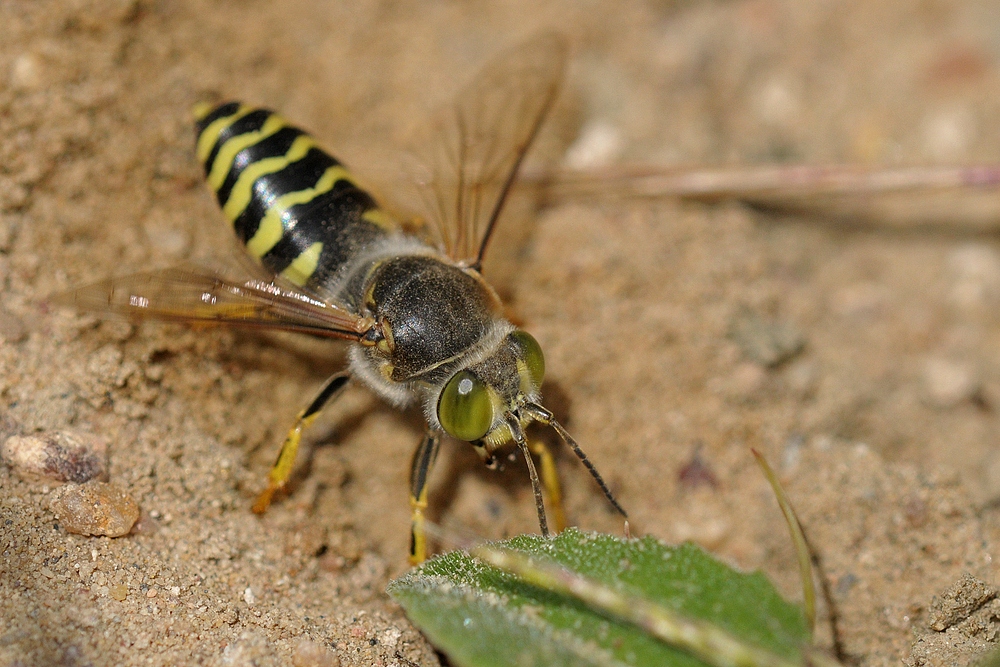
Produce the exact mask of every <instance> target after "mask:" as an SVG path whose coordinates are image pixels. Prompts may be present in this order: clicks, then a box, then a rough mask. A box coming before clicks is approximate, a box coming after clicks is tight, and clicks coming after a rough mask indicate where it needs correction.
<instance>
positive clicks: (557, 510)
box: [528, 440, 566, 533]
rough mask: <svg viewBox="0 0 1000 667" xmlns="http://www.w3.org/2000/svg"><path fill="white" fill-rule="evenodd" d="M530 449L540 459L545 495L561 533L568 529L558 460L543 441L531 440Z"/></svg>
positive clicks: (558, 531) (556, 529) (557, 529)
mask: <svg viewBox="0 0 1000 667" xmlns="http://www.w3.org/2000/svg"><path fill="white" fill-rule="evenodd" d="M528 449H530V450H531V453H532V454H534V455H535V456H537V457H538V464H539V467H540V468H541V470H540V471H539V472H541V478H542V486H544V487H545V493H546V495H548V497H549V505H551V506H552V523H553V524H554V526H555V532H557V533H561V532H562V531H564V530H565V529H566V512H565V510H564V509H563V496H562V485H561V484H560V483H559V471H558V470H556V459H555V457H554V456H552V452H551V451H550V450H549V448H548V447H546V446H545V443H544V442H542V441H541V440H529V441H528Z"/></svg>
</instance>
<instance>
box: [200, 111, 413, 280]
mask: <svg viewBox="0 0 1000 667" xmlns="http://www.w3.org/2000/svg"><path fill="white" fill-rule="evenodd" d="M195 117H196V120H197V128H196V129H197V156H198V160H199V161H200V162H201V163H202V164H203V165H204V168H205V177H206V180H207V182H208V185H209V187H210V188H211V189H212V191H213V192H214V193H215V195H216V197H217V199H218V201H219V206H221V207H222V211H223V213H224V214H225V215H226V218H227V219H228V220H229V221H230V222H231V223H232V224H233V229H234V231H235V232H236V235H237V236H238V237H239V239H240V241H242V242H243V243H244V244H245V245H246V248H247V251H249V253H250V254H251V255H252V256H253V257H255V258H256V259H258V260H259V261H260V262H261V263H262V264H263V265H264V266H265V267H267V268H268V269H269V270H270V271H272V272H273V273H274V274H276V275H281V276H283V277H284V278H286V279H287V280H289V281H290V282H292V283H293V284H295V285H298V286H300V287H302V286H305V287H323V286H326V285H329V284H330V282H331V278H332V277H333V276H335V275H336V274H337V273H338V271H339V270H340V269H342V268H343V267H344V266H346V264H347V263H348V262H349V260H350V259H351V258H352V257H353V256H355V254H356V253H357V252H358V251H359V250H360V249H362V248H364V247H367V246H369V245H370V244H371V243H373V242H374V241H376V240H378V239H379V238H381V237H382V236H384V235H385V234H386V232H387V231H389V230H391V229H393V228H394V226H395V225H394V223H393V221H392V219H391V218H390V217H389V216H388V215H387V214H386V213H384V212H383V211H382V210H380V209H379V208H378V206H377V204H376V203H375V200H374V199H373V198H372V197H371V195H369V194H368V193H367V192H365V191H364V190H362V189H361V188H360V187H358V185H357V183H356V182H355V181H354V180H353V179H352V177H351V175H350V174H349V173H348V171H347V170H346V169H345V168H344V167H343V165H341V164H340V163H339V162H338V161H337V160H336V159H334V158H333V157H332V156H331V155H329V154H328V153H326V152H325V151H323V150H322V149H321V148H319V147H318V146H317V145H316V142H315V140H314V139H313V138H312V137H310V136H309V135H308V134H306V133H305V132H303V131H302V130H300V129H298V128H296V127H293V126H291V125H289V124H288V123H287V122H286V121H285V120H284V119H283V118H282V117H281V116H278V115H277V114H275V113H273V112H271V111H268V110H266V109H258V108H254V107H250V106H246V105H243V104H240V103H238V102H229V103H226V104H223V105H220V106H217V107H212V106H210V105H199V106H198V107H196V108H195Z"/></svg>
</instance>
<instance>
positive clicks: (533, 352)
mask: <svg viewBox="0 0 1000 667" xmlns="http://www.w3.org/2000/svg"><path fill="white" fill-rule="evenodd" d="M510 337H511V338H513V339H514V342H515V343H517V346H518V348H520V350H521V355H522V358H523V359H524V365H525V366H526V367H527V369H528V375H529V376H530V377H531V382H532V384H533V385H534V386H533V387H532V389H535V390H537V389H538V388H539V387H541V386H542V380H544V379H545V355H543V354H542V347H541V346H540V345H539V344H538V341H537V340H535V338H534V336H532V335H531V334H530V333H528V332H527V331H521V330H520V329H519V330H517V331H515V332H514V333H512V334H511V335H510Z"/></svg>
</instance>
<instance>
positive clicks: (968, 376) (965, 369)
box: [924, 358, 979, 408]
mask: <svg viewBox="0 0 1000 667" xmlns="http://www.w3.org/2000/svg"><path fill="white" fill-rule="evenodd" d="M977 391H979V379H978V378H977V377H976V373H975V370H974V369H973V368H972V366H971V365H970V364H964V363H960V362H956V361H950V360H948V359H941V358H931V359H928V360H927V361H926V362H924V393H925V394H926V397H927V400H928V402H929V403H930V404H931V405H933V406H935V407H939V408H951V407H954V406H956V405H958V404H959V403H961V402H963V401H967V400H970V399H972V398H973V397H974V396H975V395H976V392H977Z"/></svg>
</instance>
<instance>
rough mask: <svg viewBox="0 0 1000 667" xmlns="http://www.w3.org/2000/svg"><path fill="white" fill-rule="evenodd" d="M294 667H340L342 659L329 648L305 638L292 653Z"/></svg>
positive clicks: (296, 645)
mask: <svg viewBox="0 0 1000 667" xmlns="http://www.w3.org/2000/svg"><path fill="white" fill-rule="evenodd" d="M292 665H294V667H340V658H339V657H337V654H336V653H334V652H333V650H331V649H330V648H329V647H327V646H324V645H323V644H320V643H319V642H316V641H313V640H312V639H308V638H306V637H303V638H302V639H300V640H299V641H298V643H296V644H295V649H294V651H293V652H292Z"/></svg>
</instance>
